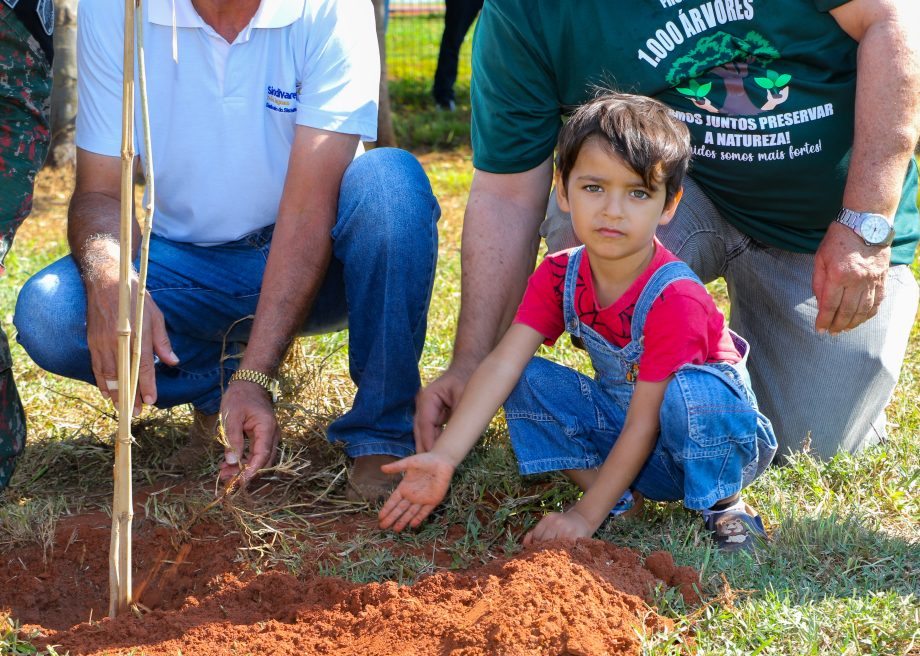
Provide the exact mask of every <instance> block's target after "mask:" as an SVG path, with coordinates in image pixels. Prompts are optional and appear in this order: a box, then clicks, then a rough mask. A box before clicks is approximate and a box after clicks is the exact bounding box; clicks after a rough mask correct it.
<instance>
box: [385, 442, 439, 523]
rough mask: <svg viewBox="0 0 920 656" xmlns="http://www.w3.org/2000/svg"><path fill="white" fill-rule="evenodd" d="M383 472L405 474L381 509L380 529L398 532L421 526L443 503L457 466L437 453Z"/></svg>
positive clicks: (416, 457)
mask: <svg viewBox="0 0 920 656" xmlns="http://www.w3.org/2000/svg"><path fill="white" fill-rule="evenodd" d="M380 469H381V471H383V472H384V473H386V474H399V473H402V474H404V475H403V479H402V481H400V483H399V486H397V488H396V489H395V490H393V494H391V495H390V498H389V499H387V502H386V503H385V504H383V508H381V509H380V528H383V529H387V528H390V527H392V528H393V530H394V531H396V532H399V531H401V530H403V529H404V528H406V526H411V527H412V528H415V527H417V526H418V525H419V524H421V523H422V521H423V520H424V519H425V518H426V517H427V516H428V515H429V514H430V513H431V511H432V510H434V507H435V506H437V505H438V504H439V503H441V500H442V499H443V498H444V495H446V494H447V488H448V487H449V486H450V479H451V477H452V476H453V475H454V465H453V464H452V463H451V462H450V461H449V460H448V459H447V458H445V457H444V456H442V455H440V454H438V453H420V454H418V455H414V456H410V457H409V458H403V459H402V460H397V461H396V462H392V463H390V464H388V465H384V466H382V467H381V468H380Z"/></svg>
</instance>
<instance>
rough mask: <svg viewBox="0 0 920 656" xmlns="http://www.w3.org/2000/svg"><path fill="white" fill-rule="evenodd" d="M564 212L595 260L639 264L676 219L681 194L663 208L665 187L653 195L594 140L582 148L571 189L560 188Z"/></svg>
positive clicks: (616, 158)
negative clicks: (658, 234) (657, 235)
mask: <svg viewBox="0 0 920 656" xmlns="http://www.w3.org/2000/svg"><path fill="white" fill-rule="evenodd" d="M556 193H557V200H558V201H559V207H560V209H562V210H563V211H567V212H570V213H571V214H572V226H573V228H574V229H575V234H576V235H577V236H578V238H579V239H580V240H581V242H582V243H583V244H584V245H585V248H586V249H587V251H588V254H589V256H590V257H591V259H592V260H597V259H605V260H623V259H625V260H630V259H631V260H635V262H636V263H640V262H641V261H642V260H643V259H644V258H645V257H647V256H648V255H649V254H650V253H651V252H652V251H653V250H654V241H653V239H654V236H655V229H656V228H657V227H658V226H659V225H664V224H665V223H667V222H668V221H670V220H671V218H672V217H673V216H674V212H675V210H676V209H677V202H678V200H679V199H680V194H677V196H676V197H675V198H672V199H671V202H669V203H667V204H666V203H665V197H666V192H665V187H664V184H657V185H656V186H655V188H654V189H650V188H649V187H647V186H646V185H645V183H644V182H643V180H642V176H640V175H639V174H638V173H636V172H635V171H634V170H632V169H631V168H630V167H629V166H627V165H626V163H625V162H624V161H623V160H622V159H621V158H620V157H619V156H617V155H615V154H613V153H611V152H610V151H609V150H607V149H606V148H604V147H603V146H602V145H601V144H600V142H599V141H598V140H597V139H595V138H592V139H588V140H587V141H586V142H585V143H584V144H583V145H582V147H581V150H580V151H579V153H578V158H577V159H576V160H575V166H574V167H572V171H571V173H570V174H569V179H568V185H567V189H565V190H563V188H562V185H561V184H557V185H556Z"/></svg>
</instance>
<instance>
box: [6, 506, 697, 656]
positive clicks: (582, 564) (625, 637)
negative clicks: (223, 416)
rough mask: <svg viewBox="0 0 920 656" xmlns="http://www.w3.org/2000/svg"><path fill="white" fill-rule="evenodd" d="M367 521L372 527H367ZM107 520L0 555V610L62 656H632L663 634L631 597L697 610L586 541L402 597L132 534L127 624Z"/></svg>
mask: <svg viewBox="0 0 920 656" xmlns="http://www.w3.org/2000/svg"><path fill="white" fill-rule="evenodd" d="M367 521H368V522H371V521H373V520H372V518H369V517H368V518H367ZM109 530H110V523H109V520H108V518H107V516H105V515H104V514H101V513H99V514H93V515H83V516H79V517H70V518H66V519H64V520H62V521H61V525H60V528H59V530H58V533H57V542H56V545H55V548H54V550H53V552H52V553H51V554H49V555H48V557H47V559H46V560H44V561H43V554H42V550H41V549H40V548H27V549H20V550H17V551H13V552H9V553H6V554H3V556H2V561H0V562H3V568H2V574H0V612H5V611H8V612H10V614H11V615H12V617H15V618H17V619H19V620H20V622H21V623H22V624H23V628H24V630H38V631H40V632H41V634H42V635H43V637H41V638H38V639H36V640H35V641H34V642H35V643H36V644H37V645H38V646H46V645H49V644H53V645H60V647H58V651H59V652H60V653H63V652H64V651H67V650H69V652H70V654H71V655H72V656H77V655H84V654H85V655H90V654H103V653H107V654H112V653H118V654H122V653H128V652H130V650H132V649H135V650H136V652H135V653H140V654H146V655H148V656H160V655H163V656H165V655H167V654H168V655H170V656H174V655H175V654H177V653H180V651H181V653H183V654H195V655H196V656H210V655H217V654H220V655H223V654H227V655H229V654H246V653H259V654H278V655H285V656H287V655H293V654H299V655H304V654H306V655H314V654H355V655H360V656H372V655H375V654H386V655H388V656H389V655H392V654H447V653H450V654H463V655H465V656H473V655H486V654H508V655H514V654H582V655H588V654H634V653H638V650H639V638H638V637H637V632H645V633H649V634H650V633H654V632H658V631H662V630H667V629H669V628H671V627H672V623H671V621H670V620H668V619H665V618H662V617H660V616H659V615H657V614H656V613H655V612H654V610H653V609H652V608H650V607H649V606H648V605H647V604H646V601H644V600H643V599H645V600H649V599H650V594H651V591H652V590H653V589H654V587H655V585H656V584H659V583H660V582H662V581H663V582H664V583H665V584H667V585H673V586H678V587H680V589H681V591H682V592H683V593H684V594H685V595H686V596H687V598H688V599H697V595H696V592H695V590H694V589H693V586H694V585H696V586H698V585H699V576H698V574H697V573H696V572H695V571H694V570H693V569H691V568H689V567H679V568H678V567H675V565H674V560H673V558H672V557H671V555H670V554H669V553H666V552H655V553H653V554H651V555H650V556H649V557H648V558H647V559H646V562H645V565H643V563H642V561H641V558H640V557H639V555H638V554H637V553H636V552H635V551H632V550H630V549H625V548H618V547H615V546H613V545H610V544H608V543H605V542H601V541H598V540H579V541H578V542H577V543H576V544H574V545H572V544H564V543H550V544H548V545H545V546H543V547H541V548H539V549H537V550H526V551H524V552H523V553H521V554H519V555H518V556H516V557H515V558H512V559H508V560H502V561H495V562H493V563H491V564H489V565H487V566H484V567H480V568H476V569H470V570H467V571H463V572H441V573H437V574H433V575H431V576H428V577H426V578H424V579H422V580H420V581H419V582H418V583H416V584H415V585H412V586H399V585H397V584H396V583H394V582H387V583H382V584H378V583H371V584H366V585H357V584H353V583H349V582H346V581H343V580H340V579H331V578H324V577H321V576H316V575H305V576H304V577H302V578H296V577H294V576H292V575H290V574H286V573H281V572H272V571H270V572H265V573H261V574H256V573H255V572H254V571H253V570H252V568H251V567H249V566H248V565H247V564H246V563H245V562H244V559H243V558H241V556H240V551H239V547H240V546H241V545H240V540H239V536H238V535H236V534H233V533H231V534H229V535H228V534H226V531H225V529H223V528H221V527H220V526H218V525H217V524H213V523H204V522H202V523H199V524H197V525H196V526H195V527H194V528H193V529H192V531H191V533H192V537H191V539H189V540H187V541H186V542H184V543H183V544H174V543H175V542H176V536H175V534H174V533H173V532H172V531H171V530H170V529H166V528H164V527H157V526H154V525H153V524H152V523H151V522H146V521H145V522H140V523H139V526H138V527H137V528H136V530H135V537H134V541H133V551H134V564H135V569H136V571H137V572H146V573H147V574H146V575H145V578H144V579H142V578H141V575H139V574H135V581H134V582H135V595H134V597H135V600H137V601H139V602H140V604H142V610H141V611H138V613H137V614H132V613H127V614H124V615H122V616H120V617H119V618H118V619H116V620H114V621H113V620H109V619H108V618H106V617H104V616H105V614H106V612H107V599H108V545H109Z"/></svg>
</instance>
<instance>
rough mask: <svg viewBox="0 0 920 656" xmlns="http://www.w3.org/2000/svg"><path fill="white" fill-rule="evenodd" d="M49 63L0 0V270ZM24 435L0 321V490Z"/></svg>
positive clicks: (38, 126)
mask: <svg viewBox="0 0 920 656" xmlns="http://www.w3.org/2000/svg"><path fill="white" fill-rule="evenodd" d="M50 107H51V67H50V66H49V64H48V61H47V59H46V57H45V53H44V52H43V51H42V49H41V46H39V44H38V41H36V40H35V38H34V37H33V36H32V35H31V34H30V33H29V31H28V30H27V29H26V28H25V27H24V26H23V25H22V23H20V22H19V19H18V18H17V17H16V16H15V14H13V11H12V10H11V9H10V8H9V7H7V6H6V4H5V3H3V2H0V273H2V271H3V260H4V258H5V257H6V254H7V253H8V252H9V249H10V246H11V245H12V243H13V236H14V235H15V234H16V229H17V228H18V227H19V226H20V224H21V223H22V222H23V221H24V220H25V218H26V216H28V214H29V212H30V211H31V209H32V193H33V189H34V185H35V176H36V174H37V173H38V170H39V168H41V165H42V163H43V162H44V161H45V155H46V154H47V152H48V144H49V142H50V140H51V130H50ZM25 438H26V417H25V412H24V411H23V408H22V401H20V399H19V393H18V392H17V391H16V384H15V382H14V381H13V370H12V359H11V357H10V347H9V342H8V341H7V338H6V334H5V333H4V332H3V329H2V327H0V490H2V489H3V488H4V487H6V485H7V484H8V483H9V480H10V477H11V476H12V475H13V469H14V467H15V465H16V458H17V457H18V456H19V454H20V453H22V449H23V447H24V446H25Z"/></svg>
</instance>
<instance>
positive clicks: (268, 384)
mask: <svg viewBox="0 0 920 656" xmlns="http://www.w3.org/2000/svg"><path fill="white" fill-rule="evenodd" d="M235 380H242V381H245V382H247V383H255V384H256V385H259V386H260V387H262V388H263V389H264V390H265V391H266V392H268V393H269V395H270V396H271V397H272V403H277V402H278V392H279V391H280V389H281V383H279V382H278V381H277V380H276V379H274V378H272V377H271V376H269V375H268V374H263V373H262V372H261V371H254V370H252V369H237V370H236V371H235V372H233V375H232V376H230V382H231V383H232V382H233V381H235Z"/></svg>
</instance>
